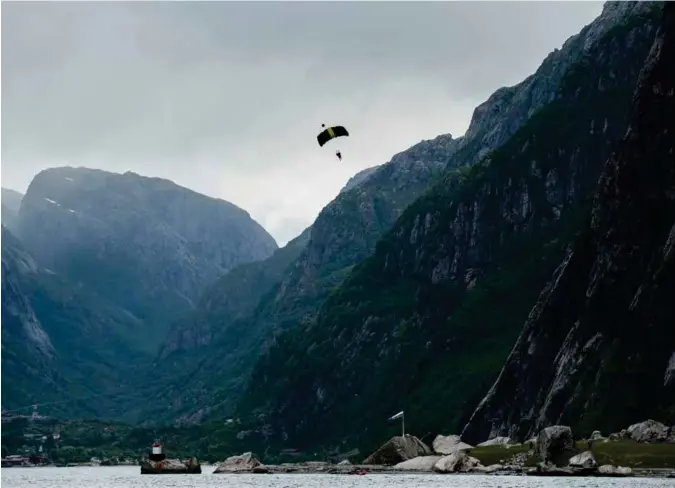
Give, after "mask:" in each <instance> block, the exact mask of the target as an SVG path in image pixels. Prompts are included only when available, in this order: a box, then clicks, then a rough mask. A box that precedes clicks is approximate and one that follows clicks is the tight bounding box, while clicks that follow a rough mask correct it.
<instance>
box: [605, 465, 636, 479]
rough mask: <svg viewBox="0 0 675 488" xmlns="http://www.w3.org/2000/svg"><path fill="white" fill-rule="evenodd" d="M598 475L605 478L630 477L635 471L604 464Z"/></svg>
mask: <svg viewBox="0 0 675 488" xmlns="http://www.w3.org/2000/svg"><path fill="white" fill-rule="evenodd" d="M598 473H599V474H601V475H604V476H630V475H632V474H633V470H632V469H630V468H624V467H623V466H612V465H611V464H603V465H602V466H600V467H599V468H598Z"/></svg>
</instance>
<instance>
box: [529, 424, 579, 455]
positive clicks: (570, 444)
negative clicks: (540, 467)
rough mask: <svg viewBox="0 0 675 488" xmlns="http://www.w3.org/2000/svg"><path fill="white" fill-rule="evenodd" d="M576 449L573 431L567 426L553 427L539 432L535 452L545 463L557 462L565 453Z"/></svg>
mask: <svg viewBox="0 0 675 488" xmlns="http://www.w3.org/2000/svg"><path fill="white" fill-rule="evenodd" d="M573 449H574V438H573V437H572V429H570V428H569V427H567V426H565V425H552V426H550V427H546V428H545V429H542V430H541V432H539V435H538V436H537V445H536V448H535V452H536V453H537V455H538V456H539V458H540V459H541V460H542V461H544V462H547V461H548V462H555V461H556V460H557V459H558V457H559V456H560V455H561V454H563V453H564V452H565V451H570V450H573Z"/></svg>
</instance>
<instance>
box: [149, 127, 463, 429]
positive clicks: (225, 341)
mask: <svg viewBox="0 0 675 488" xmlns="http://www.w3.org/2000/svg"><path fill="white" fill-rule="evenodd" d="M454 144H455V142H454V139H453V138H452V136H450V135H446V136H440V137H439V138H437V139H435V140H432V141H423V142H421V143H419V144H418V145H416V146H414V147H413V148H411V149H410V150H409V151H407V152H404V153H400V154H397V155H396V156H394V157H393V158H392V161H391V162H390V163H388V164H386V165H384V167H382V168H378V169H377V170H375V171H373V172H372V174H370V175H366V176H367V177H365V178H363V174H362V181H361V182H360V183H358V184H356V185H355V186H353V187H352V188H351V189H343V191H342V192H341V193H340V194H339V195H338V196H337V197H336V198H335V199H334V200H333V201H332V202H331V203H330V204H329V205H327V206H326V207H325V208H324V209H323V210H322V211H321V213H320V214H319V216H318V217H317V219H316V221H315V222H314V223H313V224H312V226H311V227H310V228H309V229H308V230H306V231H305V233H303V235H302V236H300V237H299V238H296V240H294V241H292V242H291V243H289V244H288V245H287V246H286V248H285V251H284V254H281V253H280V254H279V256H278V257H276V258H274V259H272V260H268V261H267V262H266V263H265V264H264V265H263V266H264V267H266V266H273V267H274V269H275V271H272V272H264V273H263V274H259V275H258V276H259V277H266V278H264V279H263V280H262V281H253V282H251V284H246V283H242V284H238V283H237V282H236V281H233V280H232V278H235V277H236V276H237V275H235V274H233V275H232V276H230V277H226V278H225V279H227V281H228V282H229V283H231V285H229V286H230V287H239V286H241V287H246V288H248V289H256V290H259V291H260V295H259V296H258V295H255V296H253V297H252V298H253V300H252V302H251V303H252V304H254V307H253V308H252V309H249V311H248V313H247V314H242V315H240V316H238V317H237V318H236V320H231V317H233V314H232V313H231V312H227V310H230V309H228V308H227V305H220V304H217V303H212V304H211V305H210V307H211V308H213V309H216V308H217V309H220V310H221V311H222V313H219V314H209V313H208V312H206V313H204V312H203V311H202V310H201V308H200V309H199V310H198V311H197V313H196V314H195V315H193V317H208V318H207V319H206V320H202V321H200V320H199V319H198V320H195V321H193V322H190V321H189V319H188V322H181V323H179V324H177V327H180V329H181V330H180V332H179V333H178V334H176V333H171V334H170V336H169V341H171V343H170V344H167V345H165V347H164V350H165V351H168V350H171V351H175V352H174V357H180V355H182V354H183V353H182V351H183V350H184V349H190V348H192V347H191V345H190V344H189V343H188V344H187V345H186V346H183V345H181V344H180V342H179V341H178V342H176V341H173V338H175V337H176V336H177V335H181V336H183V337H186V336H187V337H194V336H196V335H200V336H202V337H209V347H207V348H203V347H201V348H197V349H196V350H195V349H194V348H192V349H193V351H192V353H188V354H192V357H191V358H189V359H187V360H185V362H182V361H181V362H179V363H178V364H179V365H180V368H179V369H180V372H175V373H172V374H166V377H167V378H168V380H167V383H166V384H165V385H164V384H163V386H162V387H158V394H159V395H166V396H167V398H170V399H171V401H172V410H171V411H170V412H166V411H164V412H163V414H164V415H171V417H169V418H176V417H178V418H180V419H181V420H190V421H197V420H201V419H203V418H206V416H208V415H225V414H227V413H228V412H230V411H231V409H232V407H233V406H234V404H235V402H236V401H237V399H238V396H239V394H240V393H241V390H242V388H243V386H244V385H245V382H246V380H247V379H248V374H249V372H250V369H251V367H252V366H253V364H254V362H255V360H256V359H257V357H258V355H259V354H260V353H261V352H262V351H264V350H265V349H266V348H267V347H268V346H269V344H270V342H271V341H273V340H274V339H273V337H274V335H275V334H277V333H278V332H280V331H282V330H284V329H286V328H292V327H294V326H296V325H297V324H298V323H300V322H302V321H306V320H311V316H312V314H313V313H315V311H316V310H317V308H318V306H319V305H320V303H321V301H322V300H323V299H324V298H325V297H326V296H327V295H328V294H329V293H330V291H331V289H332V288H333V287H334V286H336V285H337V284H339V283H340V282H341V280H342V279H343V278H344V276H346V275H347V273H348V272H349V269H350V268H351V266H353V265H354V264H356V263H358V262H359V261H361V260H362V259H364V258H365V257H367V256H368V255H369V254H370V252H372V250H373V249H374V246H375V243H376V242H377V239H378V237H379V236H381V235H382V234H383V233H384V232H385V231H386V230H387V229H388V228H389V227H390V226H391V224H392V223H393V222H394V221H395V220H396V218H397V217H398V216H399V215H400V214H401V212H402V211H403V210H404V209H405V207H406V206H407V205H408V204H409V203H410V202H412V201H413V200H414V199H415V197H416V196H418V195H420V194H421V193H422V192H423V191H424V190H425V189H426V188H427V187H428V186H429V184H430V183H431V181H433V179H434V178H435V177H436V175H438V174H439V173H440V172H441V171H442V170H443V168H444V167H445V165H446V158H445V155H446V154H447V151H448V150H449V149H450V150H451V149H452V147H453V146H454ZM366 171H368V170H366ZM348 185H349V183H348V184H347V186H348ZM282 256H284V257H282ZM286 258H292V259H290V260H288V261H287V260H286ZM282 268H283V269H282ZM276 270H279V271H281V273H277V272H276ZM241 274H243V275H244V276H246V277H248V274H247V273H245V272H244V273H241ZM267 278H271V279H267ZM217 286H222V282H221V285H217ZM207 296H213V297H216V300H220V301H222V302H223V303H225V302H228V301H230V299H229V298H228V296H227V295H224V294H222V293H220V292H218V291H215V292H207ZM206 303H208V299H205V300H203V301H202V304H206ZM225 314H229V315H225ZM223 317H227V318H223ZM174 330H175V329H174ZM235 339H236V340H235ZM165 361H166V362H160V363H158V366H159V367H160V368H161V369H163V370H168V371H172V370H173V369H172V368H175V367H176V365H177V363H175V362H174V360H173V358H171V357H167V358H166V360H165ZM189 365H191V366H189ZM186 378H189V379H190V381H189V382H186ZM186 384H187V385H188V386H187V387H186V386H185V385H186ZM197 405H198V406H199V407H197ZM150 415H151V412H148V416H150Z"/></svg>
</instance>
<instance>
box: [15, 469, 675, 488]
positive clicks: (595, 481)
mask: <svg viewBox="0 0 675 488" xmlns="http://www.w3.org/2000/svg"><path fill="white" fill-rule="evenodd" d="M214 469H215V468H214V467H213V466H203V467H202V471H203V472H202V474H194V475H166V476H161V475H159V476H153V475H143V476H141V474H140V467H138V466H111V467H76V468H5V469H2V488H28V487H30V488H79V487H83V488H146V487H147V488H149V487H158V488H174V487H175V488H192V487H194V488H202V487H209V488H214V487H220V486H222V487H223V488H324V487H330V488H479V487H480V488H512V487H527V488H569V487H574V488H614V487H616V488H673V487H675V480H673V479H649V478H533V477H531V476H527V477H526V476H480V475H432V474H424V475H419V474H396V475H391V474H371V475H366V476H348V475H330V474H280V475H274V474H258V475H247V474H242V475H212V474H211V472H212V471H213V470H214Z"/></svg>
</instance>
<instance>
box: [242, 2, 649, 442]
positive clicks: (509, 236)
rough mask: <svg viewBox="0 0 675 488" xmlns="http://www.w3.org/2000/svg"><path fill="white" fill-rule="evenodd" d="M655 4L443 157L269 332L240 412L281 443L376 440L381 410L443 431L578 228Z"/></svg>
mask: <svg viewBox="0 0 675 488" xmlns="http://www.w3.org/2000/svg"><path fill="white" fill-rule="evenodd" d="M614 7H616V5H615V4H609V5H608V6H606V7H605V9H604V11H603V15H601V20H602V19H605V18H606V16H608V15H609V13H611V12H612V11H613V10H612V9H613V8H614ZM657 7H658V6H655V5H654V4H643V5H642V6H640V8H638V7H637V6H636V5H635V4H633V5H632V6H629V7H626V9H627V10H623V11H624V12H629V14H627V16H622V17H613V18H614V19H618V22H619V23H618V24H614V25H613V27H611V28H606V29H604V31H603V33H602V35H598V36H593V42H592V43H590V44H589V43H588V39H589V38H590V33H597V32H598V29H596V28H595V27H596V26H594V25H591V26H590V27H587V28H586V29H585V30H583V31H582V33H584V32H585V35H586V41H583V37H582V38H579V37H576V38H573V39H572V40H570V41H568V42H567V43H566V44H565V45H566V46H576V45H579V44H583V45H584V46H585V48H584V50H583V52H582V54H581V55H580V56H579V57H578V58H577V59H576V61H575V62H574V63H570V64H568V65H567V69H566V71H565V73H564V75H563V76H562V78H561V79H560V83H559V85H558V88H557V89H556V90H555V91H554V92H553V93H551V94H549V95H547V96H545V97H544V96H543V94H539V95H538V96H540V97H541V99H542V100H549V101H548V103H546V104H545V105H543V106H542V107H541V108H540V109H539V110H537V111H535V112H533V113H532V115H531V116H530V118H529V120H528V121H526V122H525V123H524V125H522V126H521V127H520V128H519V129H517V130H516V132H515V134H514V135H513V136H511V137H510V138H509V139H508V140H507V141H506V142H505V143H504V144H502V145H501V146H500V147H498V148H497V149H494V150H492V151H488V152H486V151H484V150H482V149H481V150H479V151H478V153H480V154H485V156H484V157H483V159H482V160H481V161H480V162H479V163H477V164H473V165H467V164H466V163H465V162H463V163H462V164H458V163H457V162H456V161H455V163H454V166H455V168H456V169H454V170H450V171H448V172H446V173H445V174H444V175H443V176H442V178H440V180H439V181H437V183H436V184H434V185H433V187H432V188H431V189H430V190H429V191H427V192H426V193H425V194H424V195H423V196H422V197H420V198H419V199H417V200H416V201H415V202H414V203H413V204H412V205H410V206H409V207H408V208H407V209H406V210H405V211H404V212H403V214H402V215H401V216H400V218H398V220H397V221H396V223H395V224H394V226H393V228H392V229H391V230H390V231H389V232H387V233H386V234H385V236H384V237H383V238H382V239H381V240H379V242H378V243H377V246H376V249H375V252H374V254H373V255H372V256H371V257H369V258H368V259H366V260H365V261H363V262H362V263H360V264H359V265H358V266H355V267H354V268H353V269H351V272H350V274H349V275H348V276H347V277H346V279H345V280H344V282H343V283H342V284H341V286H339V287H338V288H337V289H336V290H334V291H333V292H332V293H331V295H330V297H329V298H328V299H327V300H326V301H325V302H324V303H323V305H322V306H321V308H320V310H319V313H318V316H317V317H316V320H314V321H311V322H308V323H306V324H305V325H303V326H301V327H299V328H296V329H295V330H290V331H289V332H287V333H285V334H282V335H280V336H279V337H278V338H277V340H276V342H275V344H274V346H273V347H272V348H270V350H269V351H268V352H267V353H266V354H264V355H263V357H262V358H261V360H260V361H259V362H258V363H257V365H256V366H255V368H254V370H253V372H252V374H251V379H250V382H249V386H248V388H247V391H246V393H245V395H244V396H243V398H242V400H241V402H240V403H239V405H238V411H237V416H240V417H245V416H247V417H248V418H249V419H250V418H262V419H263V420H261V423H262V424H263V426H264V429H261V431H262V432H265V436H266V439H267V440H268V442H273V443H275V445H276V446H278V447H280V446H282V445H286V446H288V445H290V446H293V447H297V448H308V447H309V446H312V447H313V448H314V447H316V446H319V445H326V444H328V445H331V446H338V445H339V446H341V447H343V448H345V449H347V448H351V447H354V446H358V447H366V448H367V449H373V448H374V447H376V446H377V445H378V444H381V441H382V439H383V438H385V437H386V436H387V433H388V432H389V435H391V434H393V432H391V431H390V428H388V427H387V426H386V422H385V421H386V418H387V417H389V416H390V415H391V414H392V413H395V412H397V411H399V410H405V411H406V427H407V428H408V429H409V431H411V432H415V433H416V435H419V436H420V437H422V436H423V435H424V434H426V433H432V434H435V433H441V432H444V433H449V432H450V433H451V432H456V431H457V429H458V428H460V427H461V426H462V425H463V423H464V422H465V420H466V418H468V415H469V414H470V413H471V410H472V409H473V407H474V406H475V404H476V403H477V402H478V400H479V399H480V395H482V394H483V393H484V392H485V391H486V389H487V388H488V387H489V385H490V383H491V382H492V381H494V379H495V377H496V375H497V374H498V373H499V369H500V367H501V366H502V364H503V363H504V360H505V359H506V357H507V356H508V353H509V350H510V348H511V347H512V345H513V343H514V341H515V340H516V337H517V335H518V332H519V330H520V327H521V325H522V323H523V321H524V320H525V318H526V317H527V314H528V312H529V310H530V308H531V306H532V304H533V303H534V302H535V300H536V299H537V296H538V294H539V292H540V290H541V289H542V288H543V286H544V285H545V284H546V282H547V281H548V280H549V279H550V278H551V276H552V273H553V271H554V269H555V267H556V265H557V264H558V263H559V262H560V260H561V259H562V257H563V256H564V252H565V247H566V245H567V244H568V243H569V242H571V240H572V239H573V236H574V234H575V232H576V231H577V230H578V229H580V227H581V223H582V221H583V216H584V215H585V214H586V212H587V211H588V208H589V198H590V197H591V195H592V193H593V190H594V188H595V186H596V182H597V180H598V177H599V175H600V172H601V170H602V164H603V161H604V160H605V159H606V158H607V157H608V156H609V154H610V153H611V151H612V148H613V144H614V143H615V142H617V141H618V140H619V139H620V138H621V136H622V135H623V134H624V132H625V130H626V127H627V126H628V116H629V108H630V102H631V96H632V93H633V90H634V87H635V84H636V81H637V78H638V74H639V72H640V69H641V68H642V66H643V63H644V60H645V58H646V56H647V54H648V52H649V49H650V47H651V45H652V41H653V39H654V36H655V32H656V24H657V19H658V18H659V15H660V12H659V11H658V8H657ZM617 8H618V7H617ZM621 8H624V7H621ZM603 22H604V21H603ZM594 24H595V23H594ZM603 25H605V27H606V26H607V24H603ZM582 41H583V42H582ZM549 61H550V57H549ZM545 65H547V63H546V62H545ZM540 69H541V68H540ZM545 72H547V71H545ZM619 72H620V73H621V76H617V73H619ZM541 83H544V82H543V81H542V82H541ZM538 84H540V83H539V82H535V81H534V80H532V79H530V81H529V82H528V84H527V85H526V86H528V87H532V86H537V85H538ZM544 85H545V83H544ZM534 93H539V92H538V91H535V92H532V91H531V92H530V94H531V95H534ZM491 98H494V95H493V97H491ZM477 111H478V109H477ZM478 112H479V114H482V113H483V112H482V111H478ZM504 113H506V114H507V115H506V116H505V117H506V118H505V120H504V121H503V123H491V124H486V123H484V124H483V126H488V125H491V126H493V127H496V128H501V129H500V130H505V128H507V127H509V126H510V124H511V122H510V120H512V119H510V118H509V117H511V116H510V115H508V114H509V113H511V111H510V110H507V109H506V108H505V110H504ZM481 116H482V115H479V116H478V117H481ZM476 117H477V116H476V115H475V116H474V118H476ZM472 125H476V126H477V127H478V126H479V125H480V124H478V123H476V124H473V123H472ZM477 132H478V133H485V134H488V133H489V131H488V132H485V131H482V132H481V131H478V130H477ZM492 134H493V136H494V137H497V135H498V131H497V132H495V131H493V132H492ZM467 137H469V136H467ZM476 137H478V136H476ZM485 137H487V136H485ZM471 145H473V142H471V143H466V145H465V146H464V147H463V148H462V149H461V150H460V151H458V152H457V153H456V154H455V156H454V158H455V159H456V158H461V157H464V155H463V153H462V151H463V150H465V149H466V147H469V146H471ZM448 166H449V167H452V166H453V163H452V161H451V162H450V163H449V165H448Z"/></svg>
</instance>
